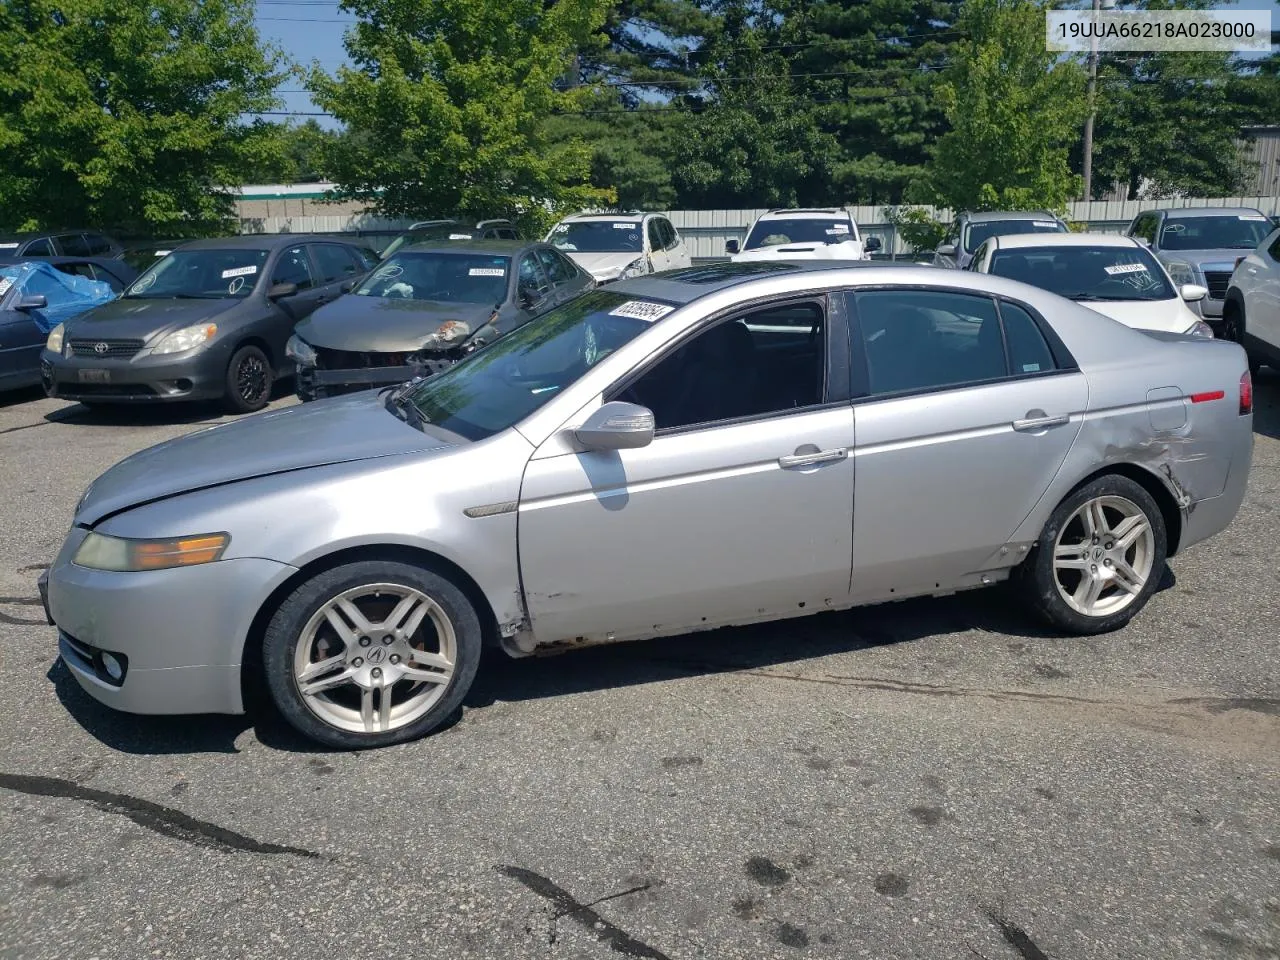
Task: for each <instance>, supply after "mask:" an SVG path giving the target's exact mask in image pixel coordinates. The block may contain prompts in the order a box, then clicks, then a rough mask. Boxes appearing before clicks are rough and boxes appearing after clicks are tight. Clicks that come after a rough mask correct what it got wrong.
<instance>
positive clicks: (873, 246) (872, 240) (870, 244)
mask: <svg viewBox="0 0 1280 960" xmlns="http://www.w3.org/2000/svg"><path fill="white" fill-rule="evenodd" d="M865 246H866V250H867V253H875V252H876V251H877V250H879V249H880V238H879V237H867V242H866V244H865Z"/></svg>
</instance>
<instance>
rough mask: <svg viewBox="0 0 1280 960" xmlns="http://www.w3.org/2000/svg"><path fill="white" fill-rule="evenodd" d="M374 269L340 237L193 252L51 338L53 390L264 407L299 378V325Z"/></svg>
mask: <svg viewBox="0 0 1280 960" xmlns="http://www.w3.org/2000/svg"><path fill="white" fill-rule="evenodd" d="M376 262H377V258H376V256H375V255H374V254H373V252H372V251H370V250H367V249H365V248H363V247H360V246H357V245H355V244H353V243H349V242H346V241H343V240H339V239H337V238H334V237H323V236H311V237H309V236H296V235H294V236H273V237H227V238H223V239H217V240H196V241H194V242H192V243H188V244H184V245H183V246H181V247H179V248H178V249H176V250H174V251H172V252H171V253H169V254H168V255H167V256H165V257H164V258H163V259H162V260H160V261H159V262H157V263H156V264H155V265H154V266H152V267H150V268H149V269H148V270H147V271H146V272H145V273H143V274H142V276H140V277H138V279H137V280H135V281H134V282H133V283H132V284H131V285H130V286H129V289H128V290H126V291H125V292H124V294H123V296H121V297H120V298H119V299H118V300H114V301H112V302H111V303H107V304H104V305H103V306H101V307H98V308H96V309H94V310H91V311H89V312H88V313H85V314H84V315H82V316H79V317H76V318H75V319H74V320H69V321H68V322H67V323H65V324H59V325H58V326H57V327H55V328H54V329H53V330H52V331H51V332H50V333H49V339H48V341H47V343H46V344H45V349H44V351H43V352H42V353H41V356H40V374H41V380H42V382H43V383H44V388H45V392H46V393H48V394H49V396H51V397H64V398H66V399H68V400H79V401H80V402H82V403H86V404H96V403H115V402H144V403H155V402H163V401H169V400H213V399H221V400H223V401H224V402H225V403H226V405H227V406H228V407H229V408H230V409H231V410H232V411H235V412H238V413H247V412H249V411H252V410H259V409H261V408H262V407H264V406H266V404H267V401H268V400H270V399H271V387H272V383H273V381H274V380H275V379H276V378H277V377H279V376H282V375H286V374H288V373H290V372H291V371H292V363H291V361H290V360H289V359H288V357H287V356H286V355H285V350H284V347H285V342H286V341H287V340H288V339H289V336H290V334H291V333H292V332H293V327H294V324H296V323H297V322H298V321H299V320H303V319H305V318H306V317H308V316H309V315H310V314H311V313H312V311H314V310H315V309H316V308H317V307H319V306H321V305H322V304H325V303H328V302H329V301H331V300H334V299H337V297H338V296H339V295H341V294H342V293H343V292H344V291H345V290H349V289H350V288H351V287H352V286H353V285H354V283H355V281H356V280H358V279H359V278H360V277H361V276H363V275H364V273H365V272H366V271H368V270H369V269H370V268H371V267H372V266H374V265H375V264H376Z"/></svg>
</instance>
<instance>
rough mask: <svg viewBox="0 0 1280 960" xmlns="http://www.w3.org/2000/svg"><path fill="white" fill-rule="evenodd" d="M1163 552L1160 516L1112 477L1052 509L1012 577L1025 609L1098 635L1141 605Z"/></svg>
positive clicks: (1134, 486)
mask: <svg viewBox="0 0 1280 960" xmlns="http://www.w3.org/2000/svg"><path fill="white" fill-rule="evenodd" d="M1167 552H1168V534H1167V531H1166V530H1165V523H1164V515H1163V514H1161V512H1160V508H1159V506H1158V505H1157V504H1156V502H1155V500H1154V499H1153V498H1152V496H1151V494H1149V493H1148V492H1147V491H1146V490H1145V489H1144V488H1143V487H1142V486H1141V484H1138V483H1136V482H1135V481H1133V480H1130V479H1129V478H1128V477H1124V476H1119V475H1115V474H1112V475H1108V476H1104V477H1099V478H1098V479H1096V480H1093V481H1091V482H1089V483H1087V484H1085V485H1084V486H1083V487H1081V488H1080V489H1079V490H1076V491H1075V492H1074V493H1073V494H1071V496H1069V497H1067V498H1066V499H1065V500H1064V501H1062V503H1060V504H1059V505H1058V508H1057V509H1056V510H1054V512H1053V514H1052V515H1051V516H1050V517H1049V520H1048V522H1047V523H1046V524H1045V527H1044V531H1043V532H1042V533H1041V535H1040V541H1039V543H1038V545H1037V546H1036V548H1035V549H1034V550H1033V551H1032V552H1031V555H1030V556H1028V557H1027V559H1026V560H1025V561H1024V563H1023V565H1022V567H1021V568H1019V571H1018V580H1019V582H1020V584H1021V587H1022V590H1023V593H1024V597H1025V599H1026V600H1027V602H1028V603H1029V605H1030V606H1031V608H1032V609H1033V610H1034V611H1035V612H1036V613H1038V614H1039V615H1040V616H1041V617H1043V618H1044V619H1045V620H1047V621H1048V622H1049V623H1050V624H1052V625H1053V626H1055V627H1057V628H1059V629H1062V630H1065V631H1067V632H1068V633H1074V634H1085V635H1087V634H1095V633H1106V632H1107V631H1110V630H1116V629H1118V628H1120V627H1122V626H1124V625H1125V624H1126V623H1128V622H1129V621H1130V620H1131V619H1133V617H1134V616H1135V615H1136V614H1137V613H1138V611H1139V610H1141V609H1142V608H1143V607H1144V606H1146V603H1147V601H1148V600H1149V599H1151V595H1152V594H1153V593H1154V592H1155V589H1156V586H1157V584H1158V583H1159V581H1160V577H1161V576H1162V575H1163V573H1164V567H1165V558H1166V556H1167Z"/></svg>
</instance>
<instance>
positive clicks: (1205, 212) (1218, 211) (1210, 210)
mask: <svg viewBox="0 0 1280 960" xmlns="http://www.w3.org/2000/svg"><path fill="white" fill-rule="evenodd" d="M1143 213H1163V214H1167V215H1169V216H1176V217H1186V218H1193V217H1236V216H1239V215H1240V214H1242V213H1247V214H1249V215H1251V216H1259V217H1265V216H1266V214H1264V213H1263V212H1262V211H1261V210H1258V209H1256V208H1255V207H1160V208H1159V209H1157V210H1144V211H1143ZM1138 216H1142V214H1141V213H1140V214H1138Z"/></svg>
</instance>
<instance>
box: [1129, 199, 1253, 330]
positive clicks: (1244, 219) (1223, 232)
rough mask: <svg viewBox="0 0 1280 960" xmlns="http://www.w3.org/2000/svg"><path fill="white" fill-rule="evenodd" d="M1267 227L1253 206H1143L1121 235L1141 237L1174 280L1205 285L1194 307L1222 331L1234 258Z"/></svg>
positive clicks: (1211, 324) (1216, 328)
mask: <svg viewBox="0 0 1280 960" xmlns="http://www.w3.org/2000/svg"><path fill="white" fill-rule="evenodd" d="M1271 230H1272V223H1271V220H1270V219H1269V218H1268V217H1267V216H1266V215H1265V214H1263V212H1262V211H1261V210H1255V209H1254V208H1253V207H1197V208H1193V209H1188V208H1175V209H1165V210H1147V211H1146V212H1145V213H1140V214H1138V215H1137V216H1136V217H1134V219H1133V222H1132V223H1130V224H1129V229H1128V230H1126V231H1125V234H1126V235H1127V236H1130V237H1136V238H1137V239H1139V240H1142V241H1144V242H1145V243H1146V244H1147V246H1148V247H1150V248H1151V252H1152V253H1154V254H1155V255H1156V259H1157V260H1159V261H1160V262H1161V263H1163V264H1164V265H1165V269H1166V270H1168V271H1169V276H1171V277H1172V278H1173V281H1174V283H1177V284H1179V285H1181V284H1185V283H1194V284H1198V285H1200V286H1202V287H1207V288H1208V290H1209V295H1208V296H1207V297H1205V298H1204V299H1203V300H1200V301H1199V302H1198V303H1195V304H1192V309H1193V310H1196V311H1197V312H1198V313H1199V314H1200V317H1201V318H1202V319H1203V320H1204V321H1205V323H1207V324H1209V326H1211V327H1213V329H1214V332H1215V333H1217V334H1218V335H1219V336H1222V334H1223V320H1222V307H1223V304H1224V303H1225V301H1226V296H1227V287H1228V286H1229V285H1230V283H1231V274H1232V272H1233V271H1234V270H1235V268H1236V261H1238V260H1239V259H1240V258H1241V257H1243V256H1244V255H1245V254H1246V253H1247V252H1248V251H1250V250H1252V249H1253V248H1254V247H1256V246H1257V245H1258V244H1259V243H1261V242H1262V240H1263V238H1264V237H1266V235H1267V234H1268V233H1270V232H1271Z"/></svg>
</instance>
